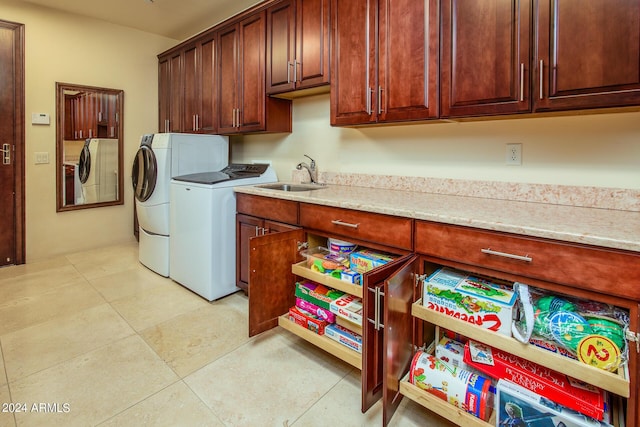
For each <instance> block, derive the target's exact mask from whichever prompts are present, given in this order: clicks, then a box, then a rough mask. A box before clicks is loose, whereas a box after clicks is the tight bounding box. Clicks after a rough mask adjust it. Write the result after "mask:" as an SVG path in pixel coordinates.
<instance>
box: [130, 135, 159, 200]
mask: <svg viewBox="0 0 640 427" xmlns="http://www.w3.org/2000/svg"><path fill="white" fill-rule="evenodd" d="M157 177H158V164H157V162H156V156H155V154H154V153H153V150H152V149H151V147H149V146H147V145H142V146H141V147H140V149H139V150H138V152H137V153H136V157H135V158H134V159H133V168H132V170H131V181H132V182H133V192H134V193H135V195H136V199H137V200H139V201H141V202H144V201H146V200H147V199H149V197H151V195H152V194H153V190H154V189H155V188H156V179H157Z"/></svg>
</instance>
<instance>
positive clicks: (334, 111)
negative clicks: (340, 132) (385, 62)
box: [331, 0, 378, 126]
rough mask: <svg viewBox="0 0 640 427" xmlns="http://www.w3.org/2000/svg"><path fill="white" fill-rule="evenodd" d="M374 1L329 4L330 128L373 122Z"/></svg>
mask: <svg viewBox="0 0 640 427" xmlns="http://www.w3.org/2000/svg"><path fill="white" fill-rule="evenodd" d="M377 4H378V2H377V1H376V0H349V1H338V0H332V3H331V23H332V24H331V27H332V34H331V35H332V39H331V125H333V126H346V125H355V124H366V123H372V122H374V121H375V118H374V117H373V114H372V113H373V106H372V105H373V99H372V97H373V88H374V87H375V86H376V81H375V77H376V76H375V52H376V46H375V45H376V42H375V40H376V38H375V36H376V32H375V30H376V11H377Z"/></svg>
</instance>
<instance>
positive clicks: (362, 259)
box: [349, 249, 396, 273]
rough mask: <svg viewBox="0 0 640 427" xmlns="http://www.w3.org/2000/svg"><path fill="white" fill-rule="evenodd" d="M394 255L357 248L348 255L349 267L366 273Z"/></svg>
mask: <svg viewBox="0 0 640 427" xmlns="http://www.w3.org/2000/svg"><path fill="white" fill-rule="evenodd" d="M395 258H396V257H395V256H393V255H390V254H385V253H382V252H375V251H372V250H369V249H359V250H357V251H355V252H351V254H350V255H349V269H350V270H353V271H357V272H358V273H366V272H367V271H370V270H373V269H374V268H376V267H379V266H381V265H384V264H386V263H388V262H389V261H393V260H394V259H395Z"/></svg>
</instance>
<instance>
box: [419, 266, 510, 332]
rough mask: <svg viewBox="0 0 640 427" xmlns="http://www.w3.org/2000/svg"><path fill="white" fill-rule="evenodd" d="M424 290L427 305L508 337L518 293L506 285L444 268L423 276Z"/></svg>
mask: <svg viewBox="0 0 640 427" xmlns="http://www.w3.org/2000/svg"><path fill="white" fill-rule="evenodd" d="M423 289H424V295H423V304H424V305H425V306H426V307H427V308H429V309H431V310H435V311H438V312H440V313H444V314H446V315H448V316H451V317H455V318H457V319H460V320H464V321H466V322H469V323H473V324H474V325H476V326H479V327H481V328H484V329H489V330H492V331H494V332H498V333H501V334H503V335H507V336H511V322H512V316H513V309H514V305H515V302H516V298H517V295H516V293H515V292H514V291H513V290H512V289H510V288H509V287H508V286H505V285H504V284H498V283H497V282H492V281H489V280H488V279H485V278H480V277H475V276H471V275H468V274H467V273H465V272H463V271H459V270H454V269H451V268H446V267H444V268H441V269H438V270H437V271H435V272H434V273H433V274H432V275H431V276H429V277H428V278H427V279H425V282H424V286H423Z"/></svg>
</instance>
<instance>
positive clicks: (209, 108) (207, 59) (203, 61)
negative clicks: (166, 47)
mask: <svg viewBox="0 0 640 427" xmlns="http://www.w3.org/2000/svg"><path fill="white" fill-rule="evenodd" d="M215 58H216V39H215V35H212V36H210V37H209V38H207V39H205V40H202V42H201V44H200V78H199V82H200V104H199V106H198V107H199V112H198V121H197V123H196V124H197V127H198V131H200V132H205V133H215V132H216V118H217V113H216V105H217V99H216V96H217V94H216V75H215V71H216V68H215V65H216V62H215Z"/></svg>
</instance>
